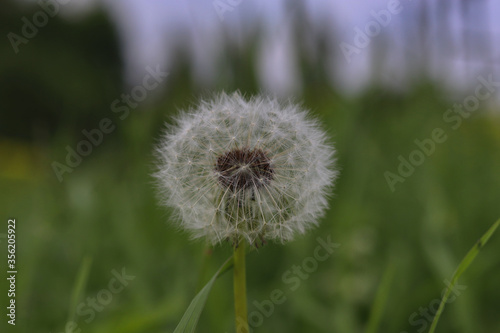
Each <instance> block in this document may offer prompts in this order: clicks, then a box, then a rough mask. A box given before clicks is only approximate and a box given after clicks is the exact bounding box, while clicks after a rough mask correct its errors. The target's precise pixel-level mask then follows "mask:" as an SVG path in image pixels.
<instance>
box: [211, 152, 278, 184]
mask: <svg viewBox="0 0 500 333" xmlns="http://www.w3.org/2000/svg"><path fill="white" fill-rule="evenodd" d="M215 171H217V174H218V177H219V183H220V184H221V185H222V186H224V187H227V188H229V189H230V190H231V191H233V192H238V191H240V190H246V189H249V188H252V187H253V188H258V187H261V186H263V185H265V184H268V183H269V182H270V181H271V180H272V179H273V169H272V167H271V162H270V160H269V158H268V157H267V154H266V153H265V152H264V151H263V150H261V149H253V150H251V149H249V148H241V149H233V150H231V151H228V152H226V153H224V154H222V155H220V156H219V157H218V158H217V162H216V164H215Z"/></svg>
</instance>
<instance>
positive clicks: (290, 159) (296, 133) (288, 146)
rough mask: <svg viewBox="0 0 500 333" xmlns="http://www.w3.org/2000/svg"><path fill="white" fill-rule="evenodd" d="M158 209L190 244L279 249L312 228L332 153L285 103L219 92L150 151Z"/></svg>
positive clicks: (313, 126)
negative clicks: (262, 244) (164, 209)
mask: <svg viewBox="0 0 500 333" xmlns="http://www.w3.org/2000/svg"><path fill="white" fill-rule="evenodd" d="M156 154H157V157H158V168H157V171H156V172H155V175H154V176H155V178H156V180H157V184H158V188H159V190H160V193H161V198H162V203H163V204H165V205H166V206H168V207H171V208H173V209H174V211H175V212H176V217H177V218H176V220H177V221H179V225H180V226H181V227H182V228H184V229H186V230H188V231H190V232H191V234H192V235H193V237H195V238H201V237H205V238H207V239H208V240H209V241H210V242H211V243H213V244H217V243H220V242H222V241H224V240H229V241H231V242H237V241H238V240H239V239H241V238H244V239H246V240H247V241H248V242H249V243H250V244H254V243H255V241H256V240H262V241H265V240H275V241H279V242H286V241H289V240H291V239H292V238H293V237H294V236H295V235H296V234H302V233H304V232H305V231H307V230H308V229H310V228H311V227H313V226H315V225H316V224H317V221H318V219H319V218H320V217H321V216H322V215H323V214H324V212H325V210H326V208H327V206H328V200H327V196H328V194H329V193H330V191H331V189H332V185H333V181H334V180H335V178H336V176H337V171H335V169H334V149H333V146H332V145H330V144H329V143H328V140H327V137H326V135H325V133H324V132H323V131H322V130H321V129H320V128H319V124H318V123H317V121H315V120H312V119H311V118H309V117H308V115H307V112H306V111H304V110H303V109H302V108H301V107H300V106H298V105H295V104H292V103H286V104H283V103H280V102H278V101H277V100H276V99H273V98H268V97H261V96H258V97H254V98H252V99H249V100H247V99H245V98H243V97H242V96H241V95H240V94H239V93H234V94H232V95H227V94H225V93H222V94H220V95H217V96H216V97H215V98H213V99H212V100H207V101H202V102H201V103H200V104H199V105H198V106H197V107H196V108H193V109H191V110H189V111H187V112H183V113H181V114H180V116H179V117H178V119H177V121H176V123H175V124H174V125H172V126H168V127H167V130H166V131H165V132H164V134H163V136H162V138H161V140H160V143H159V144H158V146H157V147H156Z"/></svg>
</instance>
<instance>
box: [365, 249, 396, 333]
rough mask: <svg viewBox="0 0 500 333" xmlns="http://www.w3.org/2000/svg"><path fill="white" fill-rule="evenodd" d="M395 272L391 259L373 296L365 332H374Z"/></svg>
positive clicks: (384, 306) (385, 303)
mask: <svg viewBox="0 0 500 333" xmlns="http://www.w3.org/2000/svg"><path fill="white" fill-rule="evenodd" d="M395 272H396V269H395V265H394V260H393V259H391V260H390V261H389V264H388V265H387V267H386V269H385V272H384V276H383V277H382V281H381V282H380V285H379V288H378V290H377V294H376V296H375V301H374V302H373V305H372V307H371V310H370V317H369V319H368V324H367V325H366V330H365V333H376V332H377V329H378V326H379V323H380V319H381V318H382V314H383V312H384V310H385V308H386V305H387V299H388V298H389V292H390V289H391V286H392V281H393V278H394V273H395Z"/></svg>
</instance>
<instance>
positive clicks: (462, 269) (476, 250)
mask: <svg viewBox="0 0 500 333" xmlns="http://www.w3.org/2000/svg"><path fill="white" fill-rule="evenodd" d="M499 225H500V220H498V221H496V222H495V223H494V224H493V225H492V226H491V227H490V229H488V231H486V233H485V234H484V235H483V236H482V237H481V238H479V240H478V241H477V242H476V244H474V246H473V247H472V249H470V250H469V252H468V253H467V254H466V255H465V257H464V259H462V262H461V263H460V265H458V267H457V269H456V271H455V273H454V274H453V278H452V279H451V283H450V284H449V286H448V289H447V290H446V293H445V294H444V296H443V299H442V300H441V304H439V308H438V310H437V312H436V316H434V320H433V321H432V325H431V328H430V329H429V333H434V331H435V329H436V326H437V323H438V321H439V317H441V313H442V312H443V310H444V305H445V304H446V301H447V300H448V297H449V296H450V293H451V290H452V289H453V287H454V286H455V284H456V283H457V281H458V278H459V277H460V276H461V275H462V273H463V272H465V270H466V269H467V268H468V267H469V265H470V264H471V263H472V261H473V260H474V258H476V256H477V255H478V253H479V251H481V248H482V247H483V246H484V245H485V244H486V242H488V240H489V239H490V237H491V235H493V233H494V232H495V230H496V229H497V228H498V226H499Z"/></svg>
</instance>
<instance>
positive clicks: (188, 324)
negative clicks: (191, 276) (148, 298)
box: [174, 256, 233, 333]
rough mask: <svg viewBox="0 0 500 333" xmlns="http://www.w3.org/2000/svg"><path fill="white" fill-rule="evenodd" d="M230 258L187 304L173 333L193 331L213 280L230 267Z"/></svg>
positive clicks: (231, 262) (231, 261)
mask: <svg viewBox="0 0 500 333" xmlns="http://www.w3.org/2000/svg"><path fill="white" fill-rule="evenodd" d="M232 259H233V257H232V256H231V257H230V258H229V259H227V260H226V262H225V263H224V264H222V266H221V267H220V268H219V270H218V271H217V273H215V275H214V276H213V277H212V278H211V279H210V281H208V283H207V284H206V285H205V287H203V289H201V290H200V292H199V293H198V294H197V295H196V296H195V297H194V298H193V300H192V301H191V304H189V306H188V308H187V310H186V312H185V313H184V315H183V316H182V318H181V321H180V322H179V324H178V325H177V327H176V328H175V331H174V333H186V332H190V333H192V332H194V330H195V328H196V325H197V324H198V319H199V318H200V315H201V312H202V311H203V307H204V306H205V302H206V301H207V298H208V294H209V293H210V290H211V289H212V286H213V284H214V282H215V280H217V278H218V277H219V276H220V275H222V273H224V272H225V271H227V270H228V269H229V268H231V266H232V265H233V260H232Z"/></svg>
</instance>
